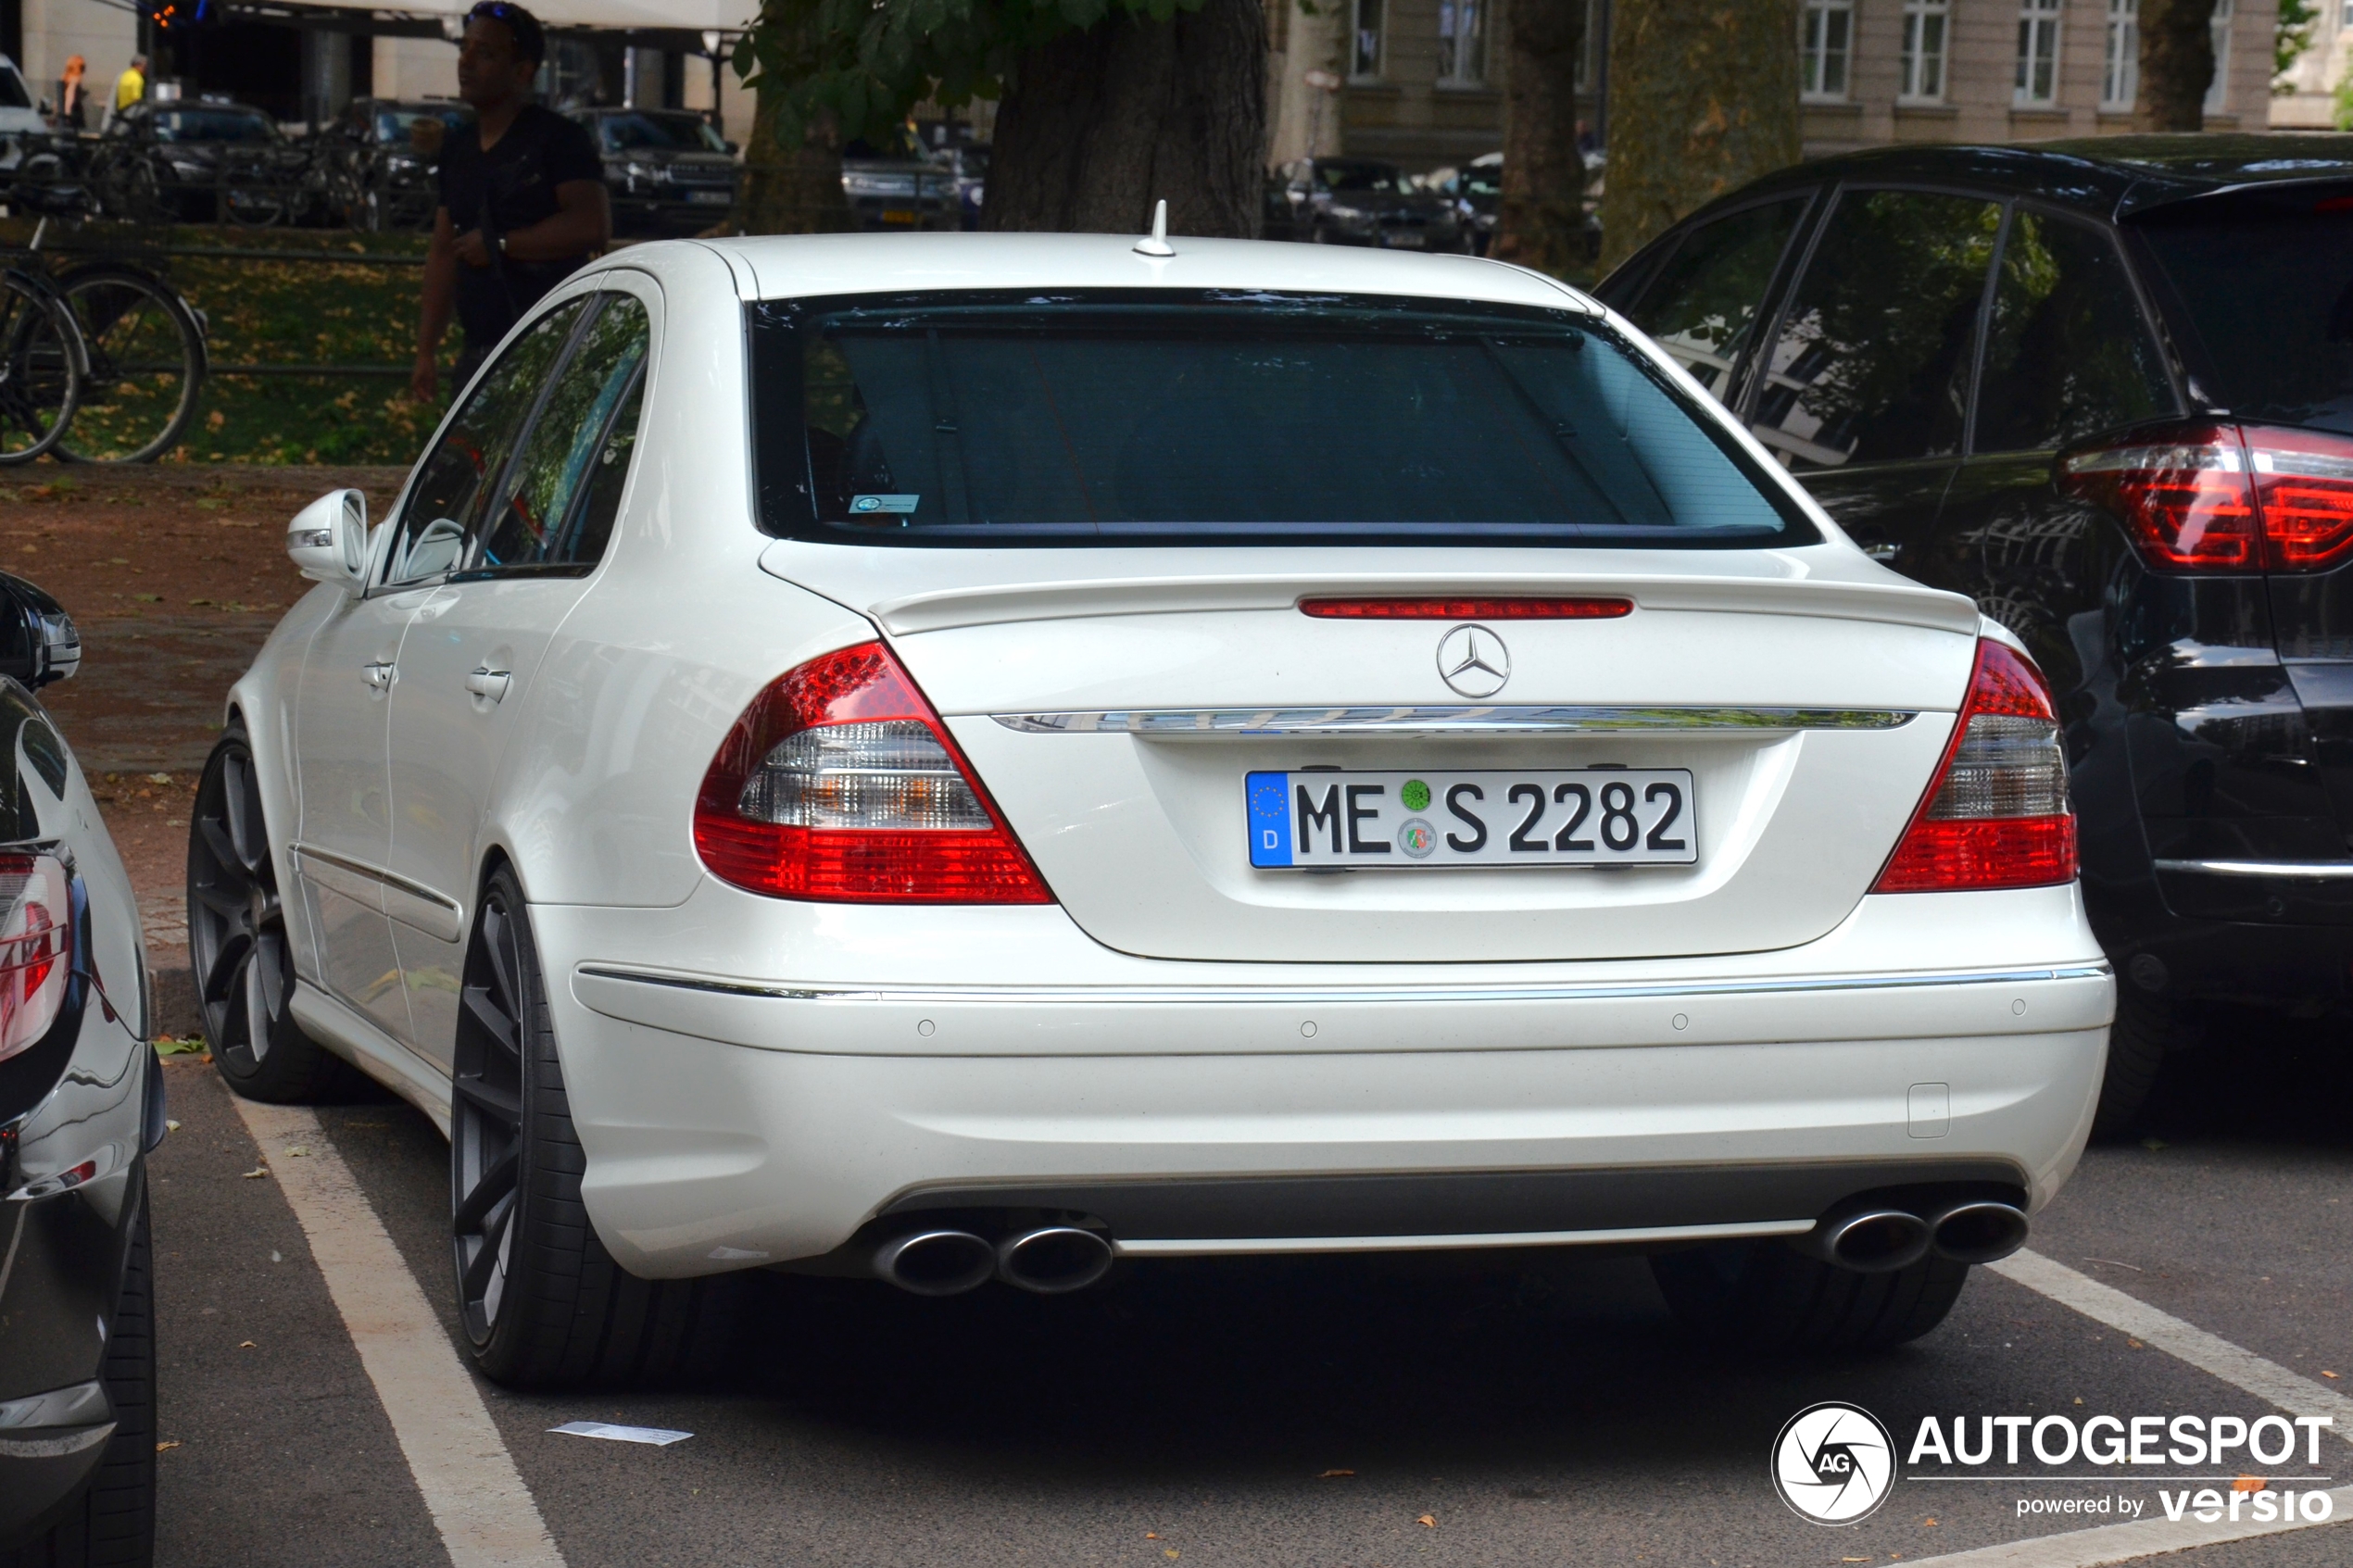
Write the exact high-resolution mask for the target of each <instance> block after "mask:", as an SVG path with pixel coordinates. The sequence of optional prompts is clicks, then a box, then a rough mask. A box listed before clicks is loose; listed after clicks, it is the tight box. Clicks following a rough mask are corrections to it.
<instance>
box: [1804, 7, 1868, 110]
mask: <svg viewBox="0 0 2353 1568" xmlns="http://www.w3.org/2000/svg"><path fill="white" fill-rule="evenodd" d="M1854 36H1855V8H1854V6H1853V5H1852V4H1851V0H1806V10H1805V13H1804V15H1803V18H1802V19H1801V20H1800V22H1799V24H1798V34H1797V60H1798V71H1799V76H1798V84H1799V89H1800V92H1801V94H1803V95H1804V96H1806V97H1807V98H1811V99H1813V100H1815V101H1816V102H1818V103H1836V102H1839V101H1841V100H1843V99H1844V98H1845V96H1846V57H1847V53H1848V50H1849V48H1850V46H1851V44H1852V40H1853V39H1854Z"/></svg>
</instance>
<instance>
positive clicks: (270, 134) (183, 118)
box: [155, 109, 278, 143]
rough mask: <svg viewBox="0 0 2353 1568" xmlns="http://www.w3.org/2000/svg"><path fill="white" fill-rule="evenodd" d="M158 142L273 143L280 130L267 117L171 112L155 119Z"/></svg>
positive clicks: (217, 111) (221, 112) (229, 111)
mask: <svg viewBox="0 0 2353 1568" xmlns="http://www.w3.org/2000/svg"><path fill="white" fill-rule="evenodd" d="M155 126H156V140H157V141H159V142H245V143H261V142H274V141H276V140H277V139H278V128H277V127H276V126H274V125H272V124H271V122H270V119H269V118H268V117H267V116H265V115H258V114H242V113H239V112H238V111H237V110H235V109H170V110H167V111H165V112H163V113H160V114H157V116H156V117H155Z"/></svg>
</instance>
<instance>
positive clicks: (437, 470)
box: [384, 299, 587, 583]
mask: <svg viewBox="0 0 2353 1568" xmlns="http://www.w3.org/2000/svg"><path fill="white" fill-rule="evenodd" d="M586 305H587V301H586V300H585V299H574V300H568V301H566V302H565V303H564V304H562V305H560V306H559V307H557V308H555V309H554V310H551V311H549V312H548V313H547V315H545V316H542V317H541V318H540V319H539V320H538V321H537V322H536V323H535V324H534V325H533V326H532V327H531V329H530V330H529V331H527V332H524V333H523V335H522V337H521V338H519V339H518V340H516V342H515V343H514V344H513V345H510V347H509V348H508V349H507V351H506V352H505V353H504V354H501V355H500V356H499V357H498V358H497V360H496V361H495V362H494V363H493V364H492V365H491V367H490V369H489V370H487V371H485V372H484V375H483V377H482V379H481V380H480V381H479V382H477V383H475V385H474V389H473V391H472V394H471V395H469V396H468V397H467V398H466V402H465V406H464V407H463V408H460V409H459V411H458V417H457V418H456V419H455V420H452V421H450V425H449V428H448V429H447V431H445V432H444V433H442V437H441V440H440V441H439V442H438V443H436V444H435V445H434V449H433V451H432V452H431V453H429V454H427V456H426V458H425V460H424V462H423V464H422V466H421V467H420V469H419V470H418V472H417V479H416V483H414V484H413V485H412V486H411V487H410V489H409V502H408V505H407V506H406V507H405V508H402V511H401V518H400V532H399V533H397V534H396V535H395V537H394V539H393V544H392V554H391V557H390V559H389V560H388V561H387V562H386V564H385V569H384V581H385V582H386V583H422V582H423V581H425V580H426V579H427V578H432V577H439V576H440V575H442V574H443V573H444V572H447V571H451V570H453V569H454V568H455V567H456V566H457V565H458V564H459V561H461V560H463V559H464V558H465V556H466V552H467V545H468V542H469V541H470V540H472V538H473V536H474V534H475V533H476V531H477V530H478V529H479V528H480V527H481V525H482V521H483V514H484V510H485V509H486V507H485V503H486V500H487V497H488V495H489V494H490V490H491V487H492V486H493V485H494V484H496V483H497V481H498V478H499V476H500V474H501V473H503V472H504V471H505V470H506V467H507V458H508V457H509V456H510V455H511V454H512V453H513V451H514V449H515V443H516V441H517V440H518V439H519V438H520V437H521V436H522V427H523V422H524V421H525V420H528V419H530V417H531V410H532V406H533V405H534V404H535V403H536V402H537V401H538V399H539V389H540V388H541V387H543V386H545V385H547V377H548V375H549V373H550V372H551V371H553V370H555V368H556V360H557V358H558V357H559V356H560V355H561V354H562V352H563V347H564V344H565V342H566V341H567V340H568V339H569V338H570V337H571V335H572V329H573V327H574V326H576V325H577V324H578V323H579V320H580V312H581V311H582V310H583V309H584V308H585V307H586Z"/></svg>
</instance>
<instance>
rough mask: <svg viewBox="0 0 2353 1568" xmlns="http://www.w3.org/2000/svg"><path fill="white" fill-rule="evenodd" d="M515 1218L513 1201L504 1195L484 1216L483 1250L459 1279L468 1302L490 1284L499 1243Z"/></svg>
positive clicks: (479, 1294)
mask: <svg viewBox="0 0 2353 1568" xmlns="http://www.w3.org/2000/svg"><path fill="white" fill-rule="evenodd" d="M508 1190H509V1193H510V1194H511V1192H512V1191H513V1189H512V1188H511V1187H510V1188H509V1189H508ZM514 1217H515V1206H514V1204H513V1203H512V1202H510V1201H508V1200H507V1198H504V1197H502V1198H500V1200H499V1201H498V1202H497V1204H495V1205H493V1206H492V1209H491V1211H490V1213H489V1214H488V1215H487V1216H486V1217H485V1218H484V1221H483V1224H482V1249H481V1250H480V1251H478V1252H476V1253H475V1254H474V1255H473V1258H472V1261H469V1262H468V1263H467V1264H466V1272H465V1275H464V1277H462V1278H461V1279H460V1280H459V1282H458V1284H459V1289H461V1290H462V1291H463V1292H464V1293H465V1299H466V1301H467V1302H469V1303H472V1302H475V1301H479V1300H481V1299H482V1298H483V1294H484V1291H485V1290H486V1289H487V1288H488V1287H489V1285H490V1276H491V1275H492V1273H495V1272H496V1271H497V1267H498V1244H499V1243H500V1242H501V1241H503V1240H505V1239H506V1235H507V1226H508V1224H509V1223H510V1222H511V1221H512V1220H513V1219H514Z"/></svg>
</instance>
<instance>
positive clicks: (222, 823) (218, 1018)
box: [188, 719, 361, 1105]
mask: <svg viewBox="0 0 2353 1568" xmlns="http://www.w3.org/2000/svg"><path fill="white" fill-rule="evenodd" d="M188 962H189V967H190V968H191V969H193V970H194V971H195V983H196V1002H197V1005H198V1006H199V1007H200V1008H201V1009H202V1010H203V1011H204V1030H205V1039H206V1041H207V1042H208V1044H209V1045H210V1046H211V1047H212V1061H213V1065H214V1067H216V1068H217V1069H218V1070H219V1071H220V1076H221V1077H223V1078H225V1079H227V1080H228V1083H229V1086H230V1087H231V1088H232V1089H233V1090H235V1091H236V1092H237V1093H238V1094H239V1095H241V1096H243V1097H244V1098H246V1099H258V1100H267V1101H269V1102H271V1103H272V1104H276V1105H301V1104H308V1103H311V1102H314V1101H318V1100H326V1099H337V1098H346V1097H347V1096H348V1095H350V1094H351V1093H352V1092H353V1091H355V1090H357V1089H359V1087H360V1084H361V1079H360V1076H359V1072H358V1070H356V1069H355V1068H353V1067H352V1066H351V1064H350V1063H348V1062H346V1061H345V1060H343V1059H342V1058H341V1057H339V1056H336V1055H334V1054H333V1052H331V1051H329V1050H328V1049H327V1048H326V1047H323V1046H321V1045H320V1044H319V1043H318V1042H317V1041H315V1040H313V1039H312V1038H311V1037H310V1036H309V1035H306V1034H304V1033H303V1032H302V1026H301V1025H300V1024H298V1023H296V1022H295V1020H294V993H295V967H294V944H293V943H292V941H290V940H289V939H288V937H287V934H286V918H285V906H284V904H283V900H282V899H281V898H280V897H279V894H278V869H277V861H276V859H275V858H274V857H273V856H272V854H271V841H270V829H269V825H268V823H267V822H266V821H265V820H264V819H263V816H262V809H261V789H260V781H259V779H258V777H257V775H256V771H255V768H254V761H253V747H252V746H251V744H250V743H249V742H248V741H247V740H246V738H245V721H243V720H242V719H238V720H232V721H230V724H229V728H228V729H227V730H226V731H225V732H224V733H223V734H221V736H220V740H219V741H218V742H217V743H216V744H215V745H214V746H213V748H212V755H211V756H210V757H208V758H207V759H205V765H204V777H203V779H202V781H201V782H200V783H198V784H197V785H196V809H195V811H194V812H193V813H191V816H190V821H189V826H188Z"/></svg>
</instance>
